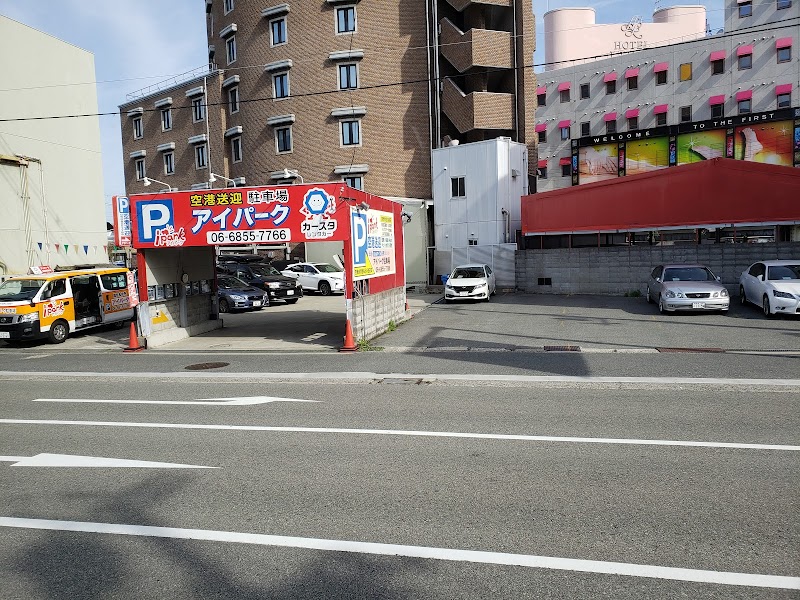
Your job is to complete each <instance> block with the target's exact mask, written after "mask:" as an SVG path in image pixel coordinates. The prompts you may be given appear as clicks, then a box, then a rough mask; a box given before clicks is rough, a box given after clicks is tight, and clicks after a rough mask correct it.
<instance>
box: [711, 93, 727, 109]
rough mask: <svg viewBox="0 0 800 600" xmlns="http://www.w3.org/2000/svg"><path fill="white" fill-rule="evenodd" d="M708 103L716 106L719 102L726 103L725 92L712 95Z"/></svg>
mask: <svg viewBox="0 0 800 600" xmlns="http://www.w3.org/2000/svg"><path fill="white" fill-rule="evenodd" d="M708 104H709V105H710V106H716V105H717V104H725V94H721V95H719V96H711V97H710V98H709V99H708Z"/></svg>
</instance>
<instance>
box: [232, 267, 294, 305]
mask: <svg viewBox="0 0 800 600" xmlns="http://www.w3.org/2000/svg"><path fill="white" fill-rule="evenodd" d="M217 272H219V273H223V274H225V275H233V276H234V277H238V278H239V279H241V280H242V281H245V282H246V283H248V284H249V285H252V286H254V287H257V288H261V289H262V290H264V291H265V292H267V293H268V294H269V299H270V300H271V301H273V300H283V301H284V302H286V303H288V304H294V303H295V302H297V301H298V300H299V299H300V298H302V297H303V289H302V288H301V287H300V286H299V285H297V282H296V281H295V280H294V279H291V278H289V277H286V276H284V275H281V274H280V272H278V271H276V270H275V269H274V268H273V267H271V266H270V265H268V264H264V263H258V262H241V261H236V260H229V259H227V258H223V257H220V258H219V260H218V262H217Z"/></svg>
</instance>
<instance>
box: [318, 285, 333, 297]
mask: <svg viewBox="0 0 800 600" xmlns="http://www.w3.org/2000/svg"><path fill="white" fill-rule="evenodd" d="M319 293H320V294H322V295H323V296H330V295H331V284H330V283H328V282H327V281H320V282H319Z"/></svg>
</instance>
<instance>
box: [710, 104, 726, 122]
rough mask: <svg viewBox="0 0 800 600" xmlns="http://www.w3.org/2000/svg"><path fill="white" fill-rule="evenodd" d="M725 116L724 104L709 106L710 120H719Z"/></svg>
mask: <svg viewBox="0 0 800 600" xmlns="http://www.w3.org/2000/svg"><path fill="white" fill-rule="evenodd" d="M724 114H725V105H724V104H712V105H711V118H712V119H721V118H722V117H723V115H724Z"/></svg>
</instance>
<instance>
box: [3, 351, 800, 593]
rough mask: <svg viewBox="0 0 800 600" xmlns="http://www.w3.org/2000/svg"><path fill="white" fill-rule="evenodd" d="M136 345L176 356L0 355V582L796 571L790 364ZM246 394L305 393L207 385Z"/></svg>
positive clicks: (639, 578)
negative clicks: (522, 363)
mask: <svg viewBox="0 0 800 600" xmlns="http://www.w3.org/2000/svg"><path fill="white" fill-rule="evenodd" d="M372 354H381V353H364V355H363V356H369V355H372ZM508 354H509V355H511V354H513V353H508ZM6 356H7V355H4V357H3V358H4V359H5V358H6ZM158 356H160V359H161V361H162V367H164V368H162V371H166V370H169V369H170V368H171V369H172V370H174V371H175V372H176V373H177V372H181V374H182V376H181V377H177V376H174V375H170V374H169V373H163V374H160V375H158V376H152V377H150V376H148V377H145V378H141V379H136V378H131V379H124V380H122V379H120V378H118V377H103V376H101V375H94V376H91V377H85V378H84V379H80V378H67V377H62V378H59V377H57V376H54V377H48V376H42V375H39V376H32V375H31V374H30V372H23V373H19V374H11V373H8V372H6V373H4V374H2V375H0V455H2V458H3V460H2V461H1V462H0V471H2V476H0V506H2V507H3V508H2V509H0V531H1V532H2V539H3V544H0V597H3V598H33V599H35V598H142V597H168V598H248V599H249V598H287V599H288V598H448V599H450V598H565V599H566V598H601V597H603V598H687V597H689V598H725V599H730V598H797V597H798V594H800V591H798V587H800V579H798V576H800V525H798V520H797V518H796V517H797V514H798V512H799V509H800V501H799V500H798V498H800V485H799V479H798V472H799V471H798V466H800V454H799V453H798V452H800V410H799V409H800V387H799V386H797V385H793V386H784V387H782V388H777V387H765V386H762V385H761V384H759V383H758V382H753V383H752V384H750V385H740V386H730V385H726V384H724V383H717V384H713V385H692V384H685V383H684V384H680V385H678V384H673V385H664V384H660V385H658V386H654V385H651V384H648V383H646V382H640V383H625V384H623V383H618V384H613V383H603V384H600V383H589V382H584V383H578V384H572V383H569V382H560V383H547V384H544V383H531V382H527V383H525V382H515V381H508V382H505V383H503V384H493V385H485V384H481V382H480V381H472V380H469V379H468V378H465V379H464V380H461V381H459V380H455V381H444V380H435V379H434V380H433V381H432V382H430V383H417V381H418V380H417V379H414V380H404V379H395V380H391V381H390V380H380V379H371V378H366V379H364V380H363V382H362V383H357V382H353V383H347V384H340V383H335V382H328V383H324V384H323V383H309V382H307V381H300V382H289V381H274V380H273V381H271V382H270V381H268V380H264V381H261V380H258V379H246V378H244V380H243V381H241V382H239V381H236V379H235V377H234V378H233V379H228V378H223V377H221V376H214V375H213V373H208V372H207V373H201V374H197V375H193V376H183V373H185V371H184V370H183V369H182V368H181V367H180V361H181V360H183V359H184V358H185V357H184V356H182V355H178V356H172V357H171V358H168V357H167V355H166V354H161V355H158ZM361 356H362V355H359V357H358V358H360V357H361ZM397 356H403V355H400V354H398V355H397ZM560 356H565V355H560ZM604 356H606V355H604ZM607 356H609V357H610V358H615V359H617V360H621V359H623V357H622V356H620V355H617V356H613V355H607ZM662 356H668V355H662ZM690 356H695V355H690ZM698 356H700V355H698ZM725 356H726V357H727V358H729V359H730V358H731V356H728V355H725ZM674 357H675V355H672V358H674ZM261 358H262V360H263V359H264V358H263V357H261ZM428 358H430V356H428ZM678 358H682V359H683V360H684V361H685V362H688V361H686V358H687V355H682V356H680V357H678ZM176 359H177V360H178V361H179V362H178V364H175V365H172V366H171V367H168V364H171V362H172V361H175V360H176ZM46 360H48V359H47V358H39V359H33V360H27V361H22V362H25V363H26V364H30V363H36V362H40V361H46ZM4 366H5V368H6V369H8V365H7V363H6V364H4ZM87 366H88V365H87ZM90 366H91V367H92V368H93V369H94V368H95V367H98V366H100V365H97V364H92V365H90ZM476 368H477V367H476ZM479 368H480V370H481V372H485V370H484V369H485V367H483V366H480V367H479ZM96 370H100V369H96ZM225 372H226V371H223V372H222V373H223V375H224V373H225ZM792 374H793V375H794V374H796V372H792ZM341 375H342V373H340V376H341ZM264 395H268V396H270V397H279V398H283V399H290V400H291V399H294V400H307V401H308V400H314V401H316V402H291V401H281V402H267V403H261V404H248V403H247V400H239V401H238V403H233V404H231V403H227V404H225V401H224V400H221V399H224V398H253V397H259V396H264ZM37 399H39V400H49V401H34V400H37ZM75 399H85V400H92V399H93V400H116V401H117V403H108V402H92V403H85V402H84V403H78V402H56V401H54V400H75ZM127 400H135V401H140V402H141V401H142V400H145V401H147V402H150V403H123V401H127ZM198 401H201V402H203V401H205V402H207V403H212V404H207V403H206V404H196V403H195V402H198ZM255 401H256V400H253V402H255ZM166 402H172V404H167V403H166ZM177 402H181V403H182V404H177ZM187 403H188V404H187ZM88 422H91V424H90V423H88ZM187 425H192V426H193V427H191V428H189V427H187ZM454 434H462V435H454ZM508 436H517V437H513V438H510V437H508ZM697 442H700V444H697ZM42 454H53V455H69V456H76V455H79V456H90V457H105V458H114V459H127V460H139V461H158V462H161V463H173V464H181V465H194V466H199V467H214V468H207V469H206V468H181V469H167V468H164V467H163V466H155V467H153V468H142V467H111V466H105V467H98V468H88V467H64V466H51V467H43V466H38V467H37V466H24V463H25V461H26V460H30V457H38V458H39V460H45V461H48V460H49V461H55V462H54V463H53V464H58V461H63V460H66V459H65V458H64V457H63V456H62V457H55V458H53V457H50V458H48V457H42V456H40V455H42ZM17 463H19V466H12V465H15V464H17ZM109 524H112V525H113V526H112V525H109ZM39 527H48V528H50V529H39ZM143 527H144V529H143ZM69 528H72V529H75V530H74V531H67V529H69ZM244 534H256V535H255V536H253V535H251V536H250V537H247V536H245V535H244ZM273 536H283V537H273ZM370 544H388V545H389V546H372V545H370ZM583 561H593V562H583ZM521 565H524V566H521ZM543 565H544V567H543ZM545 567H546V568H545ZM759 576H775V578H774V579H770V578H769V577H767V578H763V577H759ZM709 578H710V579H711V580H714V581H717V582H716V583H710V582H708V580H709ZM685 579H688V580H685ZM743 583H747V584H750V585H743ZM770 585H774V586H776V587H768V586H770Z"/></svg>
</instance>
